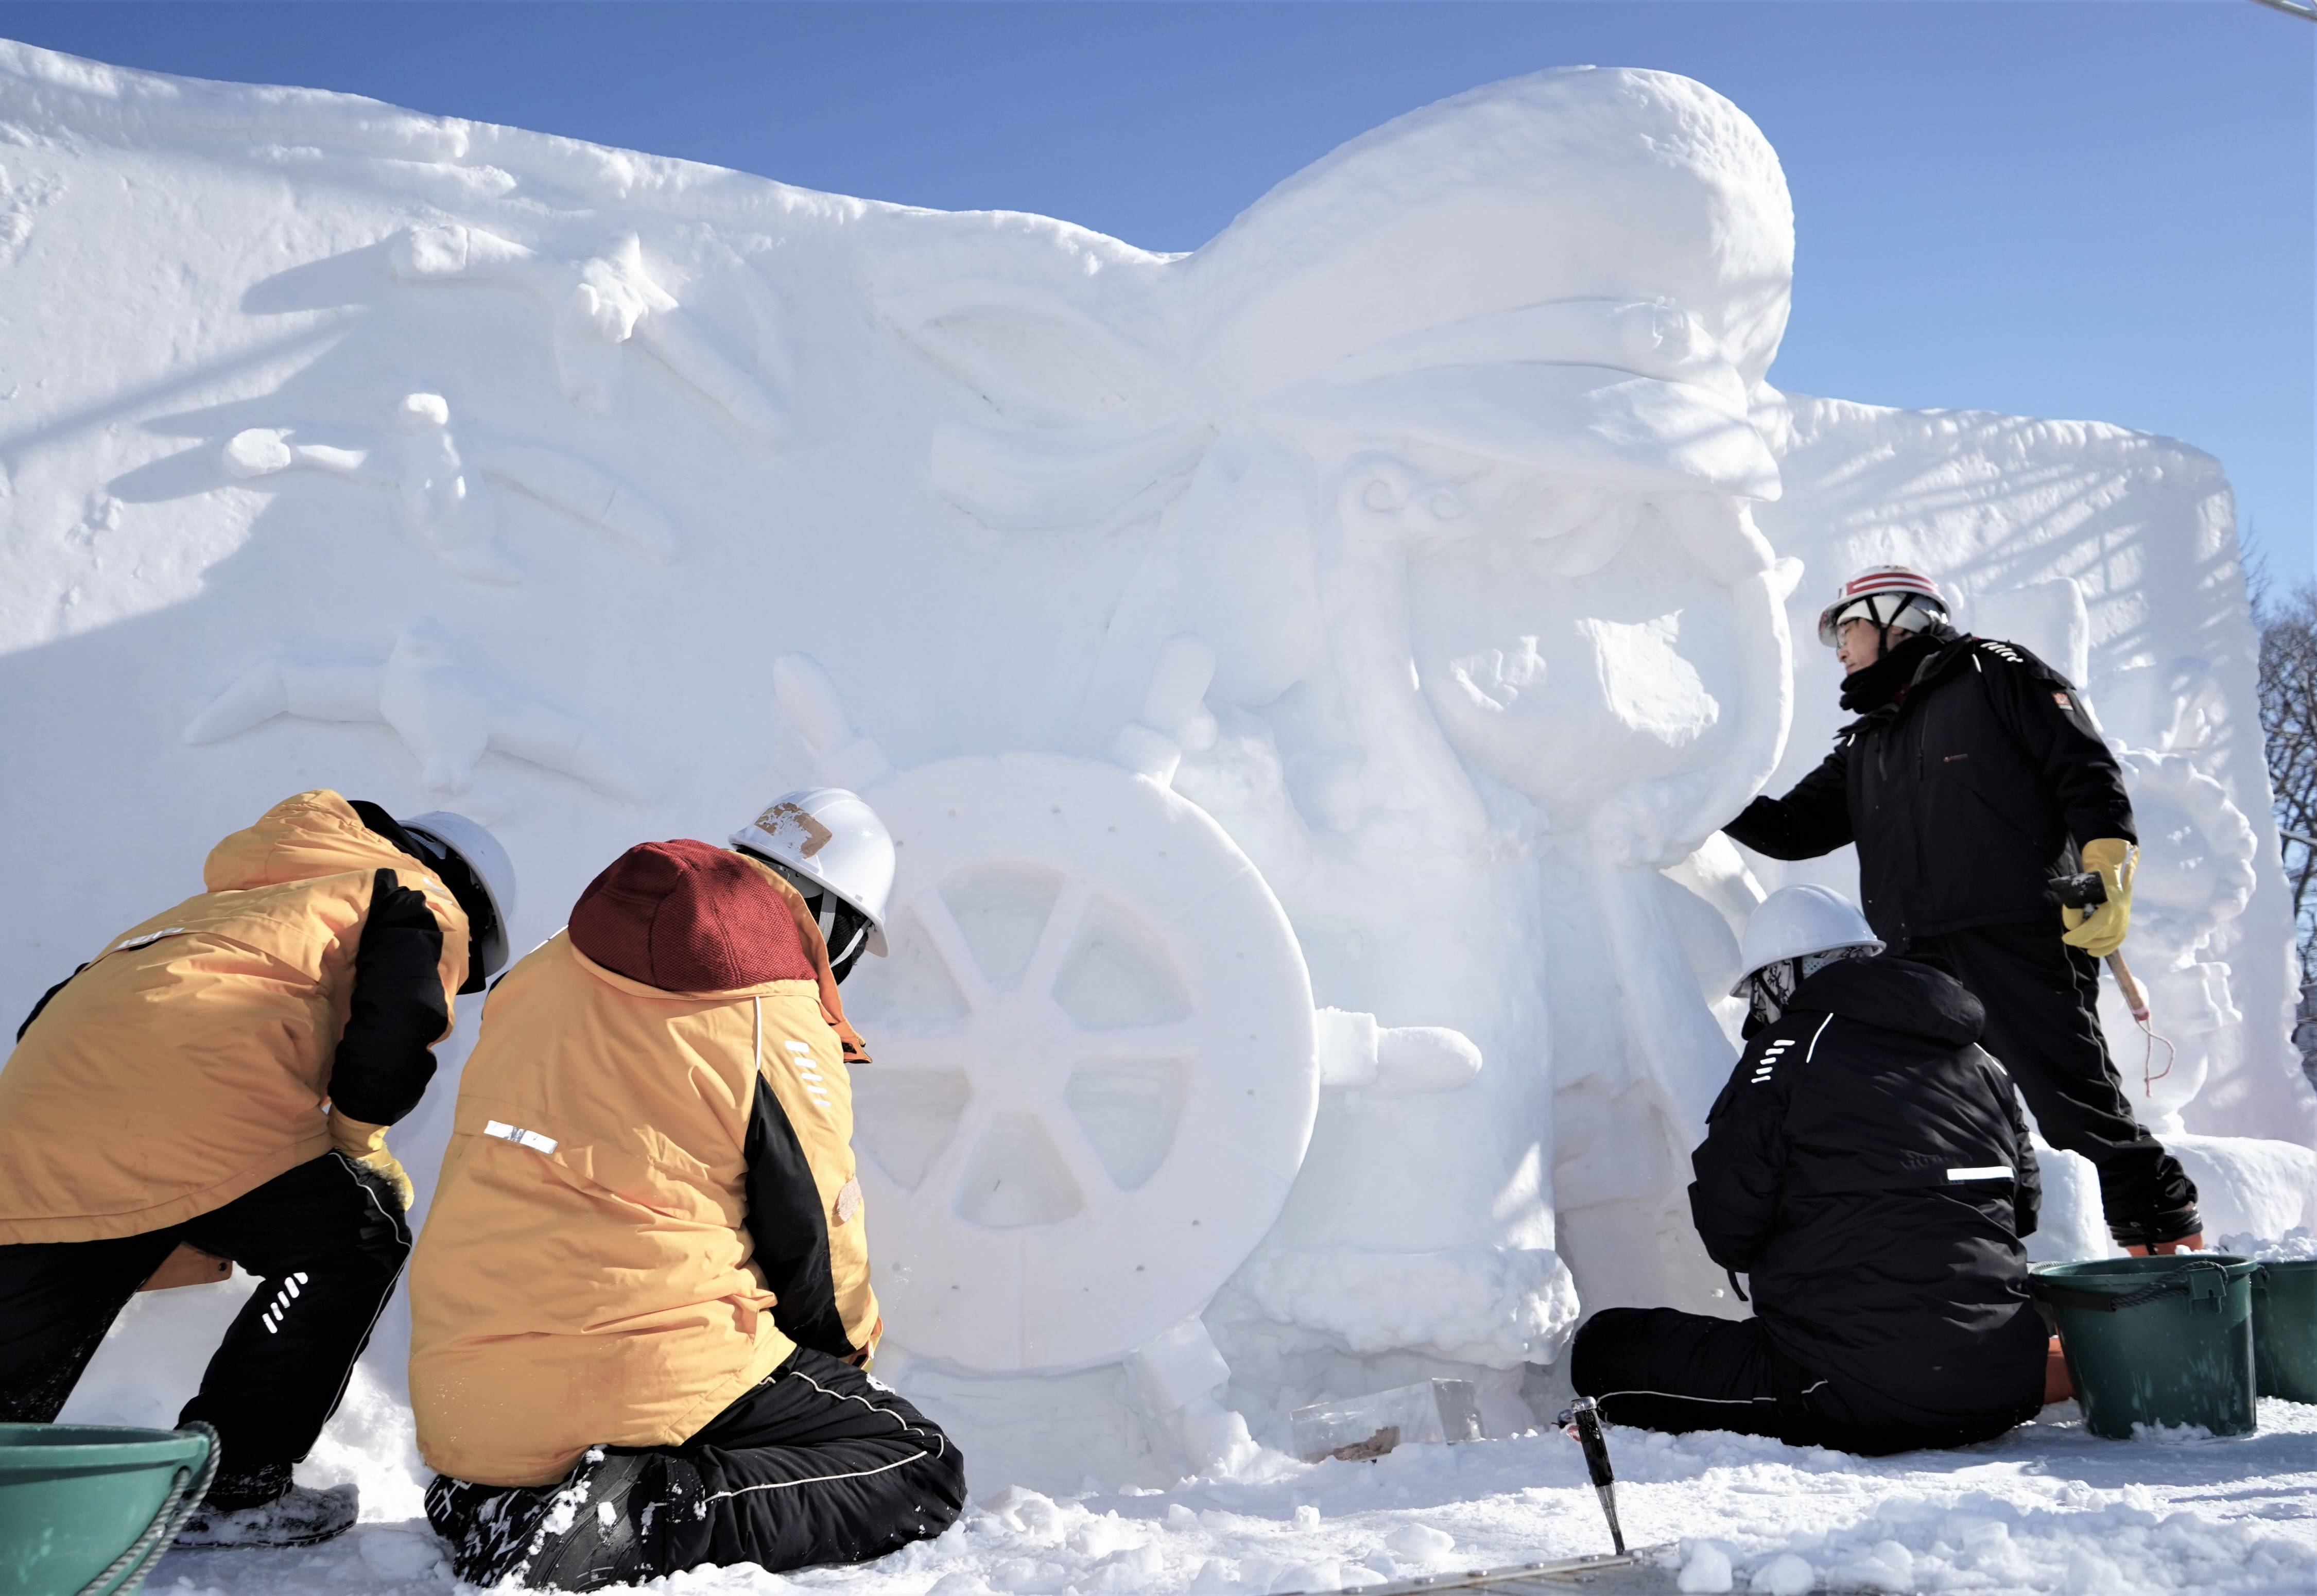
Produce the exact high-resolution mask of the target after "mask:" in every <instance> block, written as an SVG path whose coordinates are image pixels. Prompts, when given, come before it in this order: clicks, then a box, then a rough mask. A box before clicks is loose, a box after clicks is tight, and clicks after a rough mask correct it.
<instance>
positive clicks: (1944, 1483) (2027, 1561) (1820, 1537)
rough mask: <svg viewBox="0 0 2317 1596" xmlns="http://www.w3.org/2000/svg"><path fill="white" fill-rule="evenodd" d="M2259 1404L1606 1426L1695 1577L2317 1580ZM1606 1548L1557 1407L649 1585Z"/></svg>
mask: <svg viewBox="0 0 2317 1596" xmlns="http://www.w3.org/2000/svg"><path fill="white" fill-rule="evenodd" d="M2260 1425H2261V1427H2260V1431H2259V1433H2258V1434H2256V1435H2251V1436H2247V1437H2244V1438H2241V1439H2239V1440H2179V1441H2177V1442H2171V1443H2167V1442H2164V1441H2157V1440H2142V1441H2129V1442H2126V1441H2110V1440H2098V1439H2097V1438H2096V1437H2093V1436H2090V1435H2088V1434H2086V1433H2085V1431H2084V1430H2083V1427H2082V1425H2081V1423H2080V1421H2079V1419H2078V1417H2077V1414H2076V1409H2075V1404H2072V1403H2063V1404H2059V1405H2057V1406H2054V1407H2051V1408H2047V1409H2045V1410H2044V1415H2043V1417H2042V1418H2041V1419H2040V1420H2039V1421H2037V1422H2035V1423H2032V1424H2028V1425H2026V1426H2024V1427H2023V1428H2021V1429H2019V1430H2017V1431H2014V1432H2013V1433H2011V1434H2010V1435H2008V1436H2007V1437H2005V1438H2004V1439H2003V1440H1999V1441H1995V1442H1990V1443H1989V1444H1987V1445H1984V1446H1977V1447H1970V1448H1966V1449H1963V1450H1961V1451H1956V1452H1946V1453H1915V1454H1911V1455H1908V1456H1902V1457H1898V1458H1880V1459H1868V1458H1853V1457H1848V1456H1846V1455H1844V1454H1841V1453H1835V1452H1827V1451H1822V1450H1820V1449H1816V1448H1794V1447H1787V1446H1782V1445H1780V1444H1779V1443H1778V1442H1776V1441H1773V1440H1759V1439H1756V1438H1754V1437H1749V1436H1731V1435H1716V1434H1697V1435H1690V1436H1683V1437H1673V1436H1665V1435H1653V1434H1649V1433H1646V1432H1644V1431H1636V1430H1624V1429H1618V1428H1615V1427H1612V1428H1611V1429H1610V1431H1609V1432H1608V1435H1609V1445H1610V1449H1611V1455H1612V1457H1613V1458H1614V1459H1615V1464H1616V1467H1617V1475H1618V1485H1617V1503H1618V1511H1619V1516H1620V1518H1621V1519H1622V1520H1623V1522H1624V1529H1625V1534H1626V1537H1627V1539H1628V1540H1629V1541H1630V1542H1631V1543H1632V1544H1633V1545H1636V1546H1644V1545H1657V1544H1660V1543H1664V1542H1668V1541H1674V1542H1679V1543H1681V1546H1682V1563H1683V1566H1682V1570H1681V1574H1680V1588H1681V1589H1682V1590H1684V1591H1701V1592H1710V1591H1733V1590H1734V1591H1740V1592H1743V1591H1757V1592H1768V1591H1780V1592H1803V1591H1808V1590H1811V1589H1813V1588H1821V1589H1838V1590H1845V1591H1858V1592H1986V1593H1990V1596H1993V1593H1999V1592H2055V1593H2057V1592H2065V1593H2067V1596H2103V1593H2108V1592H2116V1593H2123V1592H2215V1593H2217V1592H2274V1593H2277V1596H2304V1593H2305V1592H2308V1591H2310V1590H2312V1589H2317V1505H2313V1504H2317V1407H2313V1406H2308V1405H2304V1404H2296V1403H2288V1402H2280V1401H2277V1400H2275V1399H2274V1398H2271V1399H2268V1400H2264V1401H2263V1402H2262V1403H2261V1404H2260ZM1608 1549H1609V1545H1608V1531H1607V1529H1606V1526H1605V1523H1604V1521H1603V1519H1602V1516H1601V1511H1600V1508H1599V1507H1598V1505H1597V1503H1596V1502H1595V1499H1594V1494H1593V1488H1592V1486H1591V1485H1590V1484H1589V1483H1588V1481H1587V1479H1586V1476H1585V1466H1584V1460H1583V1458H1582V1457H1581V1456H1580V1455H1579V1451H1578V1449H1577V1446H1576V1443H1575V1442H1573V1441H1571V1440H1569V1439H1568V1438H1566V1437H1565V1436H1563V1435H1562V1434H1561V1433H1560V1432H1559V1431H1552V1430H1546V1431H1542V1432H1539V1433H1531V1434H1525V1435H1517V1436H1512V1437H1507V1438H1506V1439H1503V1440H1489V1441H1478V1442H1472V1443H1468V1444H1466V1445H1463V1446H1458V1447H1446V1446H1427V1447H1404V1448H1402V1449H1400V1450H1399V1451H1396V1452H1393V1453H1391V1454H1390V1455H1388V1456H1386V1457H1384V1458H1381V1459H1378V1460H1377V1461H1375V1462H1373V1463H1334V1462H1330V1463H1322V1464H1318V1465H1309V1464H1301V1463H1291V1462H1288V1461H1286V1460H1284V1459H1279V1458H1275V1459H1273V1460H1272V1461H1271V1462H1270V1463H1269V1464H1268V1465H1267V1466H1266V1467H1258V1468H1255V1469H1250V1470H1248V1471H1247V1472H1246V1473H1245V1474H1243V1475H1239V1476H1218V1477H1209V1478H1203V1479H1197V1480H1189V1481H1185V1482H1183V1483H1181V1484H1178V1485H1174V1486H1171V1487H1169V1488H1167V1489H1166V1490H1163V1491H1154V1490H1144V1491H1130V1492H1123V1493H1118V1492H1110V1491H1104V1490H1098V1489H1090V1490H1087V1491H1086V1492H1083V1493H1079V1492H1070V1493H1057V1494H1054V1495H1048V1494H1044V1493H1039V1492H1035V1491H1029V1490H1024V1489H1019V1488H1008V1489H1006V1490H1001V1491H994V1492H990V1493H987V1494H985V1495H983V1496H982V1497H981V1498H980V1500H979V1501H978V1502H976V1504H975V1505H974V1506H973V1507H971V1508H970V1509H969V1510H968V1511H967V1513H966V1516H965V1517H964V1518H963V1519H962V1520H961V1521H960V1522H959V1523H958V1524H957V1525H956V1526H955V1527H954V1528H953V1529H951V1530H950V1531H949V1532H948V1533H947V1534H945V1535H944V1536H942V1537H941V1538H939V1539H937V1540H935V1541H931V1542H927V1543H925V1544H923V1545H919V1546H916V1547H910V1548H908V1550H906V1551H904V1552H901V1553H899V1554H898V1555H896V1556H891V1557H888V1558H886V1559H884V1560H883V1561H881V1562H879V1563H876V1564H873V1565H869V1566H867V1567H865V1568H833V1569H820V1570H815V1571H813V1572H810V1573H807V1574H796V1575H793V1576H791V1577H787V1578H783V1577H781V1576H778V1575H774V1574H765V1573H764V1572H762V1571H761V1570H758V1569H754V1568H733V1569H713V1570H711V1569H702V1570H698V1571H695V1572H693V1573H691V1574H678V1575H676V1576H675V1577H674V1578H671V1579H668V1580H666V1581H664V1582H656V1583H653V1584H652V1585H650V1586H649V1587H647V1588H649V1589H652V1590H664V1591H667V1592H684V1593H686V1596H707V1593H710V1592H732V1593H735V1596H737V1593H738V1592H756V1593H761V1592H792V1591H793V1592H804V1591H812V1592H878V1593H879V1596H921V1593H932V1592H937V1593H939V1596H978V1593H980V1592H1069V1591H1076V1592H1088V1593H1092V1592H1154V1593H1155V1592H1178V1591H1179V1592H1274V1591H1279V1592H1285V1591H1319V1590H1333V1589H1337V1588H1342V1587H1346V1586H1357V1585H1361V1584H1374V1583H1382V1581H1384V1580H1387V1579H1391V1578H1406V1577H1409V1576H1412V1575H1416V1574H1437V1573H1441V1572H1444V1571H1446V1570H1451V1569H1463V1568H1474V1567H1489V1566H1498V1565H1507V1564H1516V1563H1529V1562H1535V1561H1537V1560H1539V1559H1542V1558H1546V1557H1554V1556H1579V1555H1581V1554H1585V1553H1596V1552H1606V1551H1607V1550H1608ZM148 1589H149V1590H152V1591H156V1592H165V1593H168V1596H178V1593H182V1596H197V1593H205V1592H217V1593H219V1596H224V1593H228V1592H229V1593H231V1596H270V1593H273V1592H280V1593H282V1596H289V1593H290V1592H318V1591H348V1592H375V1593H377V1596H388V1593H389V1592H390V1593H393V1596H437V1593H440V1592H449V1591H451V1590H452V1589H453V1582H452V1579H451V1577H450V1573H449V1570H448V1568H447V1566H446V1565H445V1564H444V1562H443V1558H442V1556H441V1554H440V1552H439V1550H438V1549H437V1544H436V1542H435V1541H434V1537H433V1536H432V1535H431V1534H429V1533H428V1531H427V1529H426V1526H425V1521H424V1520H407V1521H402V1522H393V1521H387V1522H378V1521H371V1522H366V1523H364V1524H362V1526H360V1527H359V1528H358V1529H355V1530H354V1531H353V1533H352V1534H350V1535H349V1536H348V1537H347V1538H345V1539H344V1540H342V1541H339V1542H336V1543H334V1544H332V1545H329V1546H327V1547H318V1548H317V1549H315V1550H313V1551H311V1552H304V1553H295V1552H292V1553H272V1554H255V1553H201V1554H192V1553H178V1554H175V1555H174V1556H170V1557H168V1558H165V1559H164V1561H163V1562H162V1564H161V1565H160V1567H159V1569H158V1571H157V1574H156V1575H155V1577H154V1579H153V1581H152V1583H151V1584H150V1585H148Z"/></svg>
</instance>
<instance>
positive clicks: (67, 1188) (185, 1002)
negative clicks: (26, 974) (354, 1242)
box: [0, 791, 467, 1243]
mask: <svg viewBox="0 0 2317 1596" xmlns="http://www.w3.org/2000/svg"><path fill="white" fill-rule="evenodd" d="M201 878H202V880H203V881H204V882H205V883H206V885H207V886H208V888H209V890H207V891H206V892H203V893H201V894H200V895H199V896H194V897H190V898H187V899H186V900H185V901H184V902H183V903H181V904H179V905H177V906H176V907H174V908H173V909H170V910H167V911H165V913H162V914H156V915H155V916H153V918H152V919H150V920H148V921H146V922H145V923H143V924H141V925H138V926H133V927H131V928H130V930H128V931H125V932H121V935H119V936H118V937H115V938H114V939H113V940H112V941H111V942H110V943H108V944H106V946H105V948H104V950H103V951H102V952H100V953H98V954H97V956H96V957H95V958H94V960H92V961H91V962H90V963H89V964H88V965H87V966H85V967H83V968H82V969H81V970H80V972H79V973H78V974H76V975H75V976H73V977H72V978H71V979H70V980H69V981H67V982H66V983H65V984H64V985H62V986H60V987H58V989H56V990H55V991H54V992H52V993H51V994H49V998H48V999H47V1000H46V1002H45V1003H44V1006H43V1007H42V1008H41V1009H40V1011H39V1012H38V1013H37V1015H36V1017H35V1018H34V1019H33V1020H32V1021H31V1023H30V1024H29V1025H28V1026H27V1028H26V1030H25V1031H24V1033H23V1036H22V1039H21V1040H20V1041H19V1042H18V1043H17V1046H16V1049H15V1051H14V1052H13V1054H11V1055H10V1057H9V1059H8V1064H7V1067H6V1068H5V1069H4V1070H0V1243H5V1242H69V1241H92V1240H96V1239H100V1238H103V1237H109V1236H122V1235H142V1234H143V1233H145V1232H147V1231H149V1230H158V1229H160V1228H162V1227H163V1226H169V1225H176V1224H181V1223H183V1221H185V1220H187V1219H191V1218H193V1217H197V1216H199V1215H201V1214H206V1213H208V1212H210V1210H212V1209H214V1208H222V1207H224V1206H225V1205H226V1204H227V1203H228V1202H231V1201H232V1200H233V1199H235V1198H237V1197H239V1196H241V1195H242V1194H243V1193H245V1192H246V1191H251V1190H255V1189H256V1188H257V1187H259V1186H262V1185H264V1183H265V1182H266V1181H270V1180H272V1179H273V1177H274V1176H276V1175H278V1174H281V1173H282V1172H284V1171H286V1170H290V1169H293V1168H295V1167H296V1166H297V1165H299V1164H303V1163H305V1162H307V1161H308V1160H309V1159H312V1158H317V1157H319V1156H320V1155H323V1154H324V1153H327V1152H328V1151H329V1150H330V1137H329V1132H328V1130H327V1127H326V1120H325V1112H324V1110H325V1105H326V1103H327V1101H328V1100H329V1097H330V1092H331V1074H332V1069H333V1065H334V1064H335V1061H336V1058H337V1053H338V1045H339V1040H340V1038H341V1035H342V1033H344V1030H345V1029H346V1021H347V1016H348V1013H349V1011H350V1009H351V1007H352V1005H353V1002H354V979H353V976H354V965H355V960H356V958H357V954H358V952H359V950H360V948H361V945H362V932H363V930H364V927H365V925H366V923H368V921H369V919H370V916H371V909H372V906H373V904H374V902H376V901H377V900H378V899H379V898H380V896H396V895H398V894H403V893H416V894H419V895H422V896H423V898H424V902H425V910H426V911H429V912H431V914H432V915H433V918H434V926H433V927H432V928H430V929H431V930H432V932H434V934H435V938H436V940H439V942H440V952H439V958H438V962H437V965H436V969H435V976H436V978H437V979H438V980H439V982H440V984H441V988H442V990H441V1004H440V1010H439V1012H440V1016H441V1019H442V1022H443V1023H442V1031H447V1030H448V1029H449V1021H450V1016H451V1005H452V995H453V994H455V993H456V992H457V991H458V990H459V987H460V985H461V984H462V983H463V982H464V981H465V980H466V977H467V917H466V915H465V914H463V913H462V912H461V910H460V908H459V905H458V903H457V901H456V900H455V899H454V898H452V896H451V891H450V888H449V887H445V886H444V885H443V882H442V880H441V879H440V878H438V877H436V876H435V875H434V872H433V871H432V870H429V869H426V868H425V866H424V865H423V864H421V863H420V862H419V861H418V860H416V859H415V858H413V857H412V856H411V855H409V854H407V853H402V852H399V851H397V850H396V849H395V847H394V845H393V844H392V843H389V842H388V841H387V840H386V839H385V838H384V837H381V836H380V835H379V834H377V833H375V832H373V831H371V830H370V828H369V827H367V826H366V825H363V824H362V819H361V817H360V816H357V815H356V814H355V813H354V811H353V807H352V806H351V805H349V804H348V803H347V802H346V800H345V799H344V798H340V797H339V796H338V795H337V794H336V793H335V792H329V791H315V792H301V793H300V794H298V795H297V796H296V797H294V798H284V799H283V800H282V802H280V803H278V804H276V805H274V806H273V807H272V808H271V809H268V810H267V811H266V812H265V814H264V816H263V817H261V818H260V819H259V820H258V822H257V824H256V825H252V826H250V827H249V828H247V829H246V830H245V831H237V832H236V833H234V834H232V835H231V836H229V837H228V838H226V839H225V841H223V842H222V843H219V844H218V845H217V846H216V847H215V848H214V849H212V850H211V851H210V856H209V860H208V862H207V863H206V864H205V865H203V867H202V869H201ZM402 901H404V902H406V903H407V902H409V901H410V900H408V899H407V897H406V898H404V899H403V900H402ZM420 918H421V920H422V921H423V920H424V918H425V916H424V915H423V914H422V915H421V916H420ZM424 1007H425V1012H426V1013H427V1014H429V1015H430V1016H431V1015H433V1014H434V1013H435V1012H437V1011H436V1010H435V1008H434V993H433V992H432V991H431V990H430V991H428V992H427V993H426V994H425V1004H424ZM429 1026H430V1029H431V1021H430V1022H429ZM440 1034H441V1032H438V1033H437V1034H436V1035H435V1036H434V1037H429V1038H425V1039H424V1040H425V1042H429V1043H431V1042H432V1041H434V1040H437V1039H439V1038H440ZM428 1067H430V1068H431V1062H430V1064H429V1066H428ZM424 1084H425V1083H424V1081H423V1079H422V1080H421V1081H420V1082H419V1083H418V1086H419V1088H420V1089H423V1087H424ZM412 1095H415V1092H414V1093H413V1094H412ZM365 1106H368V1105H365ZM404 1107H405V1108H406V1109H407V1104H406V1105H404ZM398 1111H399V1110H398ZM379 1112H380V1110H376V1109H374V1108H373V1109H372V1110H371V1113H372V1114H378V1113H379ZM356 1117H357V1118H362V1117H365V1116H362V1115H357V1116H356ZM385 1117H388V1118H391V1117H393V1116H391V1115H388V1116H385Z"/></svg>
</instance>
